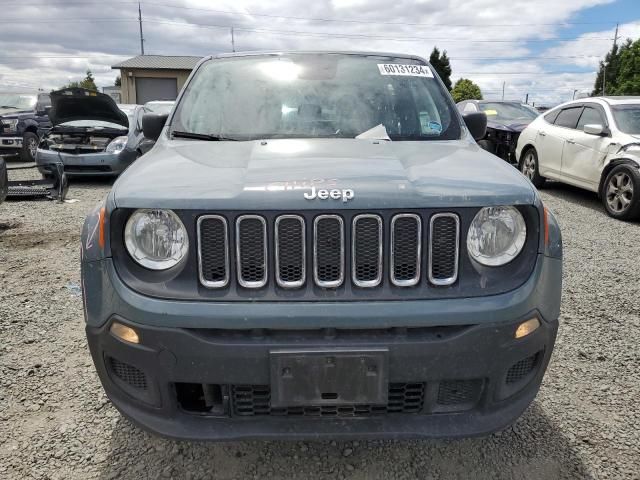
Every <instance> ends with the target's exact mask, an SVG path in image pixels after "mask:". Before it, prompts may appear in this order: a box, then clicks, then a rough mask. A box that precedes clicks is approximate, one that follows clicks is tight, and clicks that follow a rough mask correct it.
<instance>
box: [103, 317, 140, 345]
mask: <svg viewBox="0 0 640 480" xmlns="http://www.w3.org/2000/svg"><path fill="white" fill-rule="evenodd" d="M109 331H110V332H111V334H112V335H114V336H115V337H117V338H119V339H120V340H124V341H125V342H129V343H136V344H137V343H140V337H139V336H138V333H137V332H136V331H135V330H134V329H133V328H131V327H127V326H126V325H123V324H121V323H118V322H113V323H112V324H111V328H110V329H109Z"/></svg>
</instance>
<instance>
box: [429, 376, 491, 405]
mask: <svg viewBox="0 0 640 480" xmlns="http://www.w3.org/2000/svg"><path fill="white" fill-rule="evenodd" d="M481 390H482V380H480V379H478V380H445V381H442V382H440V387H439V389H438V401H437V403H438V405H442V406H447V407H450V406H456V407H457V406H462V405H465V406H468V407H469V408H471V407H472V406H473V405H474V404H475V403H476V402H477V401H478V399H479V398H480V392H481Z"/></svg>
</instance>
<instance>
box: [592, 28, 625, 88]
mask: <svg viewBox="0 0 640 480" xmlns="http://www.w3.org/2000/svg"><path fill="white" fill-rule="evenodd" d="M630 48H631V40H630V39H627V41H626V42H625V43H624V44H622V46H620V47H618V44H615V45H613V47H612V48H611V50H610V51H609V52H607V54H606V55H605V57H604V60H603V61H602V62H600V68H599V69H598V75H597V76H596V83H595V84H594V86H593V92H591V96H592V97H597V96H600V95H602V94H603V91H602V87H603V86H604V87H605V93H612V92H615V91H616V90H617V88H618V74H619V72H620V58H621V56H622V55H623V54H624V52H625V51H627V50H629V49H630ZM605 65H606V67H605ZM605 71H606V74H607V78H606V82H604V83H605V85H603V79H604V76H605Z"/></svg>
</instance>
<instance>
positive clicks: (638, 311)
mask: <svg viewBox="0 0 640 480" xmlns="http://www.w3.org/2000/svg"><path fill="white" fill-rule="evenodd" d="M109 187H110V185H109V184H108V183H104V182H102V183H100V182H92V183H74V184H73V185H72V187H71V189H70V194H69V198H74V199H78V200H79V201H78V202H77V203H65V204H58V203H53V202H46V201H43V202H21V203H13V202H8V203H5V204H3V205H1V206H0V478H2V479H5V478H6V479H22V478H38V479H45V478H46V479H76V478H77V479H92V478H104V479H108V478H125V479H129V478H185V479H188V478H191V479H195V478H221V479H245V478H308V479H319V478H345V479H391V478H394V479H410V478H474V479H485V478H486V479H489V478H490V479H499V478H504V479H511V478H522V479H543V478H544V479H547V478H554V479H556V478H615V479H618V478H635V479H639V478H640V433H639V430H638V426H639V425H640V414H639V409H638V401H639V399H640V347H638V345H639V344H640V295H638V285H639V284H640V269H638V268H637V265H638V258H639V257H640V243H639V242H638V238H639V233H640V224H638V223H623V222H618V221H614V220H612V219H610V218H608V217H607V216H606V215H605V213H604V212H603V210H602V208H601V206H600V204H599V202H598V201H597V199H596V198H595V197H594V196H593V195H591V194H589V193H585V192H582V191H579V190H577V189H573V188H570V187H565V186H560V185H551V186H550V187H549V188H547V189H546V190H545V191H544V192H543V197H544V200H545V202H546V204H547V205H548V206H549V207H550V208H551V209H552V210H554V211H555V212H556V214H557V216H558V219H559V221H560V223H561V225H562V228H563V234H564V239H565V253H566V263H565V286H564V288H565V290H564V303H563V309H562V318H561V326H560V334H559V338H558V343H557V346H556V350H555V353H554V356H553V359H552V363H551V366H550V369H549V371H548V372H547V375H546V377H545V380H544V384H543V386H542V389H541V391H540V394H539V395H538V397H537V400H536V401H535V402H534V404H533V405H532V406H531V407H530V408H529V410H528V411H527V412H526V413H525V414H524V415H523V417H522V418H521V419H520V420H519V421H518V422H517V423H516V424H515V425H514V426H512V427H510V428H508V429H507V430H505V431H503V432H501V433H499V434H495V435H492V436H489V437H486V438H479V439H469V440H456V441H403V442H395V441H370V442H338V443H336V442H308V443H307V442H305V443H301V442H248V443H226V444H203V443H200V444H190V443H180V442H173V441H168V440H164V439H160V438H156V437H154V436H151V435H149V434H147V433H144V432H142V431H141V430H139V429H138V428H136V427H133V426H131V425H130V424H129V423H128V422H127V421H126V420H124V419H123V418H121V417H120V416H119V414H118V413H117V412H116V410H115V409H114V408H113V407H112V405H111V404H110V402H109V401H108V400H107V398H106V397H105V395H104V394H103V392H102V388H101V386H100V384H99V382H98V378H97V376H96V374H95V372H94V369H93V365H92V362H91V359H90V356H89V353H88V350H87V348H86V342H85V337H84V331H83V319H82V301H81V298H80V294H79V287H78V285H79V281H80V272H79V238H80V233H79V232H80V226H81V224H82V221H83V218H84V216H85V214H86V213H87V212H88V211H89V210H90V209H91V208H92V207H93V206H94V205H95V204H96V203H97V202H98V201H99V200H100V199H101V198H102V197H103V196H104V195H105V194H106V193H107V191H108V190H109Z"/></svg>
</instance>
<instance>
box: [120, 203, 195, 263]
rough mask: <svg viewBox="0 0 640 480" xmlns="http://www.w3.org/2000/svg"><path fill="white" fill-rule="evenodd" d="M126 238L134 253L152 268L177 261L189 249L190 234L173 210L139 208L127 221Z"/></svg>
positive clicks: (136, 259)
mask: <svg viewBox="0 0 640 480" xmlns="http://www.w3.org/2000/svg"><path fill="white" fill-rule="evenodd" d="M124 241H125V245H126V246H127V250H128V251H129V254H130V255H131V257H132V258H133V259H134V260H135V261H136V262H138V263H139V264H140V265H142V266H143V267H145V268H148V269H150V270H166V269H168V268H171V267H173V266H175V265H177V264H178V263H179V262H180V260H182V259H183V258H184V257H185V256H186V255H187V251H188V250H189V236H188V235H187V230H186V228H184V225H183V223H182V222H181V221H180V218H178V216H177V215H176V214H175V213H173V212H172V211H171V210H150V209H144V210H136V211H135V212H133V215H131V217H130V218H129V220H128V221H127V225H126V227H125V230H124Z"/></svg>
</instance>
